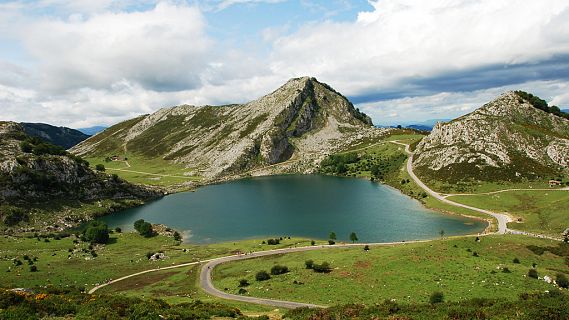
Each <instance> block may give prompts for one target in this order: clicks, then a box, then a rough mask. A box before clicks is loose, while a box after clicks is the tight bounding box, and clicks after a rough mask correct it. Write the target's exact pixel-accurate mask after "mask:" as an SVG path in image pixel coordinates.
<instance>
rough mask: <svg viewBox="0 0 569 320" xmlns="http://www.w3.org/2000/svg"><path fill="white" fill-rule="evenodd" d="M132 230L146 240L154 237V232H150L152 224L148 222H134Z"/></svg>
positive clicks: (142, 220) (141, 220) (140, 220)
mask: <svg viewBox="0 0 569 320" xmlns="http://www.w3.org/2000/svg"><path fill="white" fill-rule="evenodd" d="M134 229H135V230H136V231H138V233H139V234H140V235H141V236H144V237H146V238H149V237H152V236H153V235H154V230H152V224H150V222H146V221H144V219H139V220H136V221H135V222H134Z"/></svg>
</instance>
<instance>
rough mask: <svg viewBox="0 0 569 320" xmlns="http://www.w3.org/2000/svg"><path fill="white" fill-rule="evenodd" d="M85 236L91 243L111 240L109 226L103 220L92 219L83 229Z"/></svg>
mask: <svg viewBox="0 0 569 320" xmlns="http://www.w3.org/2000/svg"><path fill="white" fill-rule="evenodd" d="M83 238H84V239H85V240H86V241H89V242H91V243H107V242H108V241H109V228H108V227H107V224H106V223H104V222H102V221H91V222H90V223H89V225H87V228H86V229H85V230H84V231H83Z"/></svg>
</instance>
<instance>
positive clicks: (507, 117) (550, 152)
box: [413, 91, 569, 182]
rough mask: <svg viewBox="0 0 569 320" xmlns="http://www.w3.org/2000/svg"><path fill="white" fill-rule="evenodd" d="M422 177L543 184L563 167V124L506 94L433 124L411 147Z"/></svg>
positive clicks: (567, 138)
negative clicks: (537, 180)
mask: <svg viewBox="0 0 569 320" xmlns="http://www.w3.org/2000/svg"><path fill="white" fill-rule="evenodd" d="M416 155H417V156H416V157H415V160H414V163H413V165H414V166H415V167H416V168H417V170H418V172H419V173H420V174H421V175H424V176H430V177H436V178H437V179H441V180H446V181H448V182H457V181H461V180H469V179H470V180H483V181H492V180H505V181H519V180H521V179H545V178H548V177H553V176H555V175H557V174H562V173H563V172H566V171H567V166H568V165H569V120H567V119H564V118H563V117H559V116H556V115H554V114H552V113H547V112H545V111H543V110H539V109H537V108H536V107H534V106H533V105H532V104H531V103H530V102H529V101H527V100H525V99H523V98H522V97H520V96H519V95H518V94H517V93H516V92H513V91H509V92H506V93H504V94H502V95H501V96H499V97H498V98H496V99H495V100H493V101H491V102H489V103H487V104H485V105H483V106H482V107H480V108H478V109H476V110H475V111H473V112H471V113H469V114H467V115H464V116H461V117H459V118H456V119H454V120H452V121H450V122H448V123H438V124H437V125H435V127H434V128H433V130H432V132H431V134H430V135H428V136H427V137H425V138H424V139H423V140H422V141H421V142H420V143H419V144H418V145H417V146H416Z"/></svg>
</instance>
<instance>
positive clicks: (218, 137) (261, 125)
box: [71, 77, 384, 181]
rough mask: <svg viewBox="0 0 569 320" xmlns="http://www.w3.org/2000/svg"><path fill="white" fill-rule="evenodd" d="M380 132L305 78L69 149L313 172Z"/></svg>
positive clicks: (201, 168)
mask: <svg viewBox="0 0 569 320" xmlns="http://www.w3.org/2000/svg"><path fill="white" fill-rule="evenodd" d="M382 134H384V130H383V129H376V128H373V127H372V124H371V119H370V118H369V117H367V116H366V115H365V114H363V113H361V112H359V110H357V109H355V108H354V106H353V105H352V104H351V103H350V102H349V101H348V100H347V99H346V98H345V97H343V96H342V95H341V94H339V93H337V92H336V91H334V90H333V89H332V88H330V87H329V86H328V85H326V84H323V83H320V82H318V81H317V80H316V79H314V78H309V77H304V78H295V79H291V80H290V81H288V82H287V83H286V84H285V85H283V86H282V87H280V88H279V89H277V90H275V91H274V92H272V93H270V94H268V95H266V96H264V97H261V98H259V99H257V100H255V101H252V102H249V103H247V104H242V105H228V106H201V107H195V106H187V105H184V106H177V107H171V108H164V109H161V110H159V111H157V112H155V113H153V114H151V115H146V116H143V117H140V118H137V119H133V120H129V121H127V122H123V123H120V124H118V125H116V126H113V127H111V128H109V129H107V130H105V131H104V132H102V133H99V134H98V135H96V136H94V137H92V138H90V139H88V140H86V141H84V142H83V143H81V144H79V145H77V146H76V147H74V148H73V149H72V150H71V151H72V152H73V153H75V154H78V155H85V156H108V155H109V154H110V153H118V154H122V153H123V152H124V150H125V149H126V150H128V152H131V153H134V154H137V155H140V156H143V157H147V158H155V157H160V158H163V159H165V160H170V161H173V162H175V163H178V164H183V165H184V166H186V167H187V168H188V171H191V172H199V174H200V175H201V176H202V177H203V178H204V179H205V180H206V181H207V180H214V179H218V178H221V177H227V176H231V175H235V174H241V173H244V172H248V171H251V170H252V169H255V168H261V167H265V166H270V165H274V164H279V163H285V162H287V161H289V160H295V161H296V162H298V163H303V165H302V167H301V168H297V169H295V170H298V172H305V171H307V170H308V171H310V169H311V168H312V169H314V168H316V164H317V163H318V162H319V160H320V159H321V157H322V156H323V155H324V154H326V153H331V152H334V151H335V150H340V149H341V148H343V147H345V146H348V145H350V144H352V143H354V142H355V141H358V140H362V139H364V138H365V137H373V136H378V135H382ZM283 168H284V166H283ZM286 170H289V169H286Z"/></svg>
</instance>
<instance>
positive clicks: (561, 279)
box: [555, 273, 569, 289]
mask: <svg viewBox="0 0 569 320" xmlns="http://www.w3.org/2000/svg"><path fill="white" fill-rule="evenodd" d="M555 282H557V285H558V286H559V287H560V288H565V289H568V288H569V280H568V279H567V277H566V276H565V275H564V274H563V273H558V274H557V279H556V280H555Z"/></svg>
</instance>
